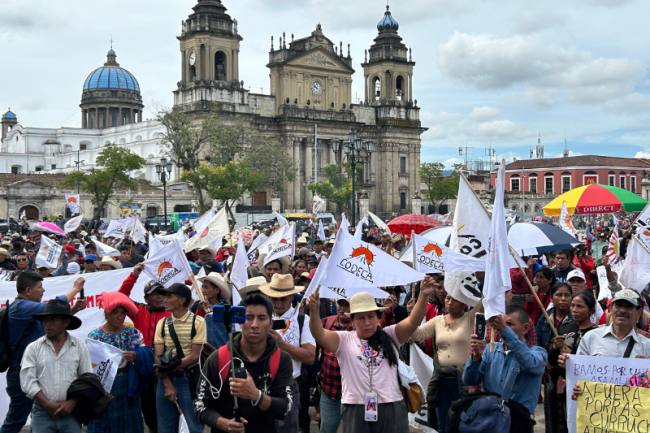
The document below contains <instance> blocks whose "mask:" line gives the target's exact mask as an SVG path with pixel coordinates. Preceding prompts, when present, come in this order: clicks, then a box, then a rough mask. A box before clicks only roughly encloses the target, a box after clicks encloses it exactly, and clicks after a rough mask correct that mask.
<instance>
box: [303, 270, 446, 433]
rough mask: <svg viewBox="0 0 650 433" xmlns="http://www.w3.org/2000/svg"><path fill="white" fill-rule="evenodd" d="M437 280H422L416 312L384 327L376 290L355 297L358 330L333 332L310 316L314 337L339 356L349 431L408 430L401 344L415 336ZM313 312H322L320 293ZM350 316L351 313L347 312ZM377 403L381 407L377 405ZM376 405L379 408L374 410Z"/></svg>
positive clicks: (353, 312)
mask: <svg viewBox="0 0 650 433" xmlns="http://www.w3.org/2000/svg"><path fill="white" fill-rule="evenodd" d="M434 284H435V282H434V280H433V278H431V277H429V276H427V277H426V278H425V279H424V280H422V282H421V284H420V296H419V297H418V301H417V303H416V304H415V307H414V308H413V311H412V312H411V315H410V316H409V317H408V318H407V319H405V320H403V321H401V322H400V323H398V324H397V325H392V326H388V327H387V328H386V329H382V328H381V326H379V316H380V314H381V312H382V311H383V310H384V308H380V307H377V304H376V303H375V300H374V299H373V297H372V295H371V294H370V293H365V292H363V293H357V294H356V295H354V296H352V298H351V299H350V313H349V314H348V316H350V317H351V318H352V323H353V324H354V327H355V330H353V331H328V330H325V329H323V324H322V323H321V319H320V317H319V316H318V314H313V315H311V316H310V318H309V329H310V330H311V332H312V335H313V336H314V339H315V340H316V341H317V342H318V344H320V345H321V346H322V347H323V348H324V349H325V350H328V351H330V352H332V353H334V354H336V356H338V359H339V366H340V369H341V379H342V380H341V382H342V385H343V395H342V398H341V404H342V408H341V409H342V410H341V426H342V429H343V433H370V432H371V431H388V429H390V430H394V431H399V432H402V431H408V428H409V423H408V411H407V409H406V403H405V402H404V398H403V397H402V393H401V390H400V385H399V382H398V376H397V368H398V361H399V354H398V352H397V348H398V347H400V346H401V345H402V344H404V343H405V342H406V340H408V339H409V337H411V335H412V334H413V332H415V330H416V328H417V327H418V326H419V325H420V324H421V323H422V319H423V318H424V314H425V313H426V308H427V299H428V296H429V294H430V293H432V292H433V289H434ZM307 306H308V307H309V311H313V312H318V311H320V298H319V294H318V293H312V294H311V295H310V296H309V299H308V300H307ZM346 314H347V313H346ZM375 403H376V405H375ZM375 407H376V409H377V410H376V411H372V409H373V408H375Z"/></svg>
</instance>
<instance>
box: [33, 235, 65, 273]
mask: <svg viewBox="0 0 650 433" xmlns="http://www.w3.org/2000/svg"><path fill="white" fill-rule="evenodd" d="M62 251H63V247H62V246H61V245H59V244H57V243H56V242H54V241H52V240H50V239H48V238H47V236H41V249H40V250H38V253H37V254H36V265H40V266H46V267H48V268H50V269H56V268H58V267H59V265H58V260H59V257H60V256H61V252H62Z"/></svg>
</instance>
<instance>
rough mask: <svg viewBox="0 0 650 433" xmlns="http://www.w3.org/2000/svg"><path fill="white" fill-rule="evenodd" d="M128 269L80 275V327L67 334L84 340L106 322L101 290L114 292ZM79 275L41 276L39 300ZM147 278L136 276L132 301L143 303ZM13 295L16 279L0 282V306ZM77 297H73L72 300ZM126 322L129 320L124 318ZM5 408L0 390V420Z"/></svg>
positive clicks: (0, 383) (0, 380)
mask: <svg viewBox="0 0 650 433" xmlns="http://www.w3.org/2000/svg"><path fill="white" fill-rule="evenodd" d="M131 271H132V269H119V270H115V271H107V272H94V273H90V274H83V275H82V277H83V278H84V279H85V280H86V283H85V285H84V291H85V296H86V302H87V303H88V307H87V308H86V309H85V310H83V311H80V312H79V313H77V317H78V318H80V319H81V322H82V324H81V327H79V329H75V330H74V331H70V334H71V335H73V336H74V337H77V338H78V339H80V340H81V341H84V340H86V337H87V336H88V334H89V333H90V331H92V330H93V329H96V328H98V327H100V326H101V325H102V324H104V322H105V321H106V319H105V317H104V310H101V309H100V308H99V301H100V300H101V294H102V292H116V291H117V290H118V289H119V288H120V285H121V284H122V281H124V279H126V277H127V276H129V274H130V273H131ZM79 277H80V275H66V276H62V277H52V278H45V279H43V288H44V289H45V296H44V297H43V301H44V302H45V301H48V300H50V299H53V298H55V297H57V296H60V295H65V294H66V293H67V292H69V291H70V289H71V288H72V286H73V284H74V282H75V281H76V280H77V278H79ZM148 281H149V279H148V278H146V277H142V276H141V277H140V278H139V279H138V281H137V282H136V283H135V286H134V287H133V291H132V292H131V299H132V300H133V301H135V302H144V286H145V284H146V283H147V282H148ZM15 297H16V282H15V281H0V300H2V301H1V304H2V305H0V307H4V306H5V302H6V300H7V299H14V298H15ZM76 301H77V299H73V301H72V303H73V304H74V302H76ZM127 322H131V323H132V322H133V321H132V320H131V319H127ZM5 378H6V375H4V374H0V389H3V390H4V389H5V388H6V386H7V385H6V381H5ZM8 407H9V396H8V395H7V394H6V393H4V392H0V419H4V418H5V416H6V415H7V408H8Z"/></svg>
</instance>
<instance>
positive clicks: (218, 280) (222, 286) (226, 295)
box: [197, 272, 231, 301]
mask: <svg viewBox="0 0 650 433" xmlns="http://www.w3.org/2000/svg"><path fill="white" fill-rule="evenodd" d="M197 280H198V281H200V282H201V283H203V282H205V281H209V282H211V283H212V284H214V285H215V286H217V287H218V288H219V297H220V298H221V299H225V300H226V301H230V295H231V293H230V287H228V283H226V280H224V279H223V277H222V276H221V274H220V273H218V272H210V273H209V274H208V275H206V276H205V277H201V278H197Z"/></svg>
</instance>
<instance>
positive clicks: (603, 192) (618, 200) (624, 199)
mask: <svg viewBox="0 0 650 433" xmlns="http://www.w3.org/2000/svg"><path fill="white" fill-rule="evenodd" d="M562 202H566V207H567V210H568V211H569V213H570V214H572V215H573V214H574V213H579V214H601V213H615V212H619V211H621V210H622V209H625V211H626V212H641V211H642V210H643V208H644V207H645V206H646V205H647V204H648V201H647V200H644V199H643V198H641V197H639V196H638V195H636V194H634V193H633V192H630V191H626V190H624V189H622V188H616V187H614V186H609V185H598V184H595V183H592V184H590V185H585V186H581V187H579V188H575V189H572V190H571V191H568V192H565V193H564V194H562V195H561V196H559V197H558V198H556V199H555V200H553V201H552V202H550V203H549V204H547V205H546V206H544V215H546V216H559V215H560V213H561V212H562Z"/></svg>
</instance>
